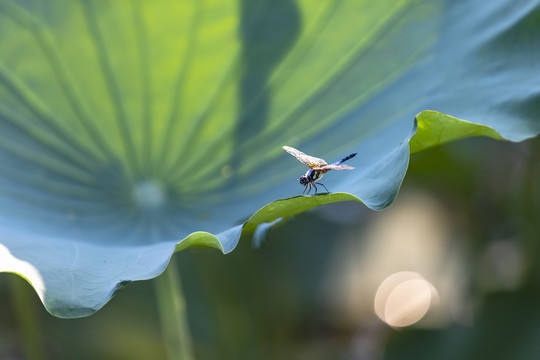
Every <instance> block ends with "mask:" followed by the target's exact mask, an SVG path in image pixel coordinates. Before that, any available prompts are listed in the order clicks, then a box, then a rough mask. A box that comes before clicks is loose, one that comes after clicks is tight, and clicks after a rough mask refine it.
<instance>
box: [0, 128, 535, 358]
mask: <svg viewBox="0 0 540 360" xmlns="http://www.w3.org/2000/svg"><path fill="white" fill-rule="evenodd" d="M539 154H540V141H539V140H538V139H533V140H528V141H525V142H523V143H505V142H497V141H494V140H489V139H483V138H472V139H467V140H462V141H458V142H455V143H452V144H449V145H445V146H441V147H437V148H434V149H431V150H428V151H425V152H423V153H420V154H418V155H415V156H413V157H412V158H411V163H410V168H409V172H408V174H407V176H406V178H405V181H404V183H403V186H402V188H401V191H400V194H399V195H398V197H397V199H396V201H395V202H394V203H393V204H392V205H391V206H390V207H389V208H387V209H386V210H384V211H381V212H374V211H371V210H369V209H367V208H366V207H364V206H362V205H361V204H358V203H342V204H337V205H328V206H324V207H321V208H318V209H315V210H313V211H310V212H308V213H306V214H303V215H301V216H298V217H296V218H294V219H290V220H288V221H286V222H283V223H280V224H278V225H277V226H275V227H274V228H272V229H271V230H270V231H269V234H268V238H267V239H266V241H265V242H264V243H263V244H262V245H261V246H260V247H259V248H257V249H255V248H254V247H253V245H252V241H251V239H248V238H244V239H242V240H241V241H240V244H239V245H238V248H237V249H236V251H234V252H232V253H231V254H229V255H222V254H220V253H218V252H217V251H214V250H188V251H183V252H181V253H177V254H175V257H176V259H177V261H176V264H177V265H178V266H179V269H180V273H181V276H182V281H183V288H184V291H185V295H186V300H187V308H188V314H189V322H190V328H191V332H192V334H191V335H192V337H193V344H194V350H195V355H196V358H197V359H537V358H538V356H539V354H540V342H539V341H538V339H539V338H540V321H539V320H540V307H539V306H538V304H539V303H540V281H539V280H540V278H539V271H538V270H539V267H538V265H539V264H540V262H539V261H538V260H539V259H538V258H539V256H540V247H539V244H540V242H539V240H540V238H539V237H540V230H539V228H540V216H539V214H540V182H539V181H538V179H540V162H539ZM299 191H300V189H299ZM290 195H291V194H283V197H287V196H290ZM154 296H155V295H154V281H143V282H134V283H131V284H129V285H128V286H127V287H126V288H124V289H122V290H120V291H119V292H118V293H117V294H116V296H115V297H114V298H113V299H112V300H111V301H110V303H109V304H107V305H106V306H105V307H104V308H103V309H101V310H100V311H98V312H97V313H96V314H95V315H93V316H91V317H88V318H82V319H74V320H63V319H58V318H54V317H52V316H51V315H49V314H48V313H47V312H46V311H45V310H44V308H43V306H42V305H41V303H40V302H39V300H38V297H37V296H36V294H35V293H34V292H33V291H32V290H31V288H30V286H29V285H28V284H27V283H26V282H25V281H24V280H23V279H21V278H19V277H17V276H14V275H11V274H5V273H3V274H0V359H2V360H4V359H26V358H35V359H73V358H77V359H96V358H100V359H148V358H152V359H160V358H165V351H164V349H163V346H162V341H161V334H160V327H159V317H158V312H157V307H156V300H155V297H154ZM28 299H30V302H28V301H29V300H28ZM32 332H34V333H33V334H32ZM43 349H44V350H43Z"/></svg>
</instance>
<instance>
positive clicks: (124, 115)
mask: <svg viewBox="0 0 540 360" xmlns="http://www.w3.org/2000/svg"><path fill="white" fill-rule="evenodd" d="M535 14H536V11H535V7H534V4H533V2H531V1H525V0H522V1H517V2H516V1H514V0H512V1H510V0H507V1H503V0H494V1H489V2H488V1H486V2H478V1H472V0H471V1H460V2H455V1H450V0H448V1H442V0H441V1H431V0H423V1H422V0H405V1H400V2H396V1H393V0H384V1H377V2H374V1H367V0H345V1H339V2H332V1H330V2H313V1H307V0H302V1H297V2H294V1H289V0H280V1H270V0H259V1H252V0H242V1H222V0H220V1H217V0H209V1H195V0H194V1H182V2H175V1H166V0H163V1H152V2H143V1H133V2H126V1H122V2H120V1H113V2H111V1H104V0H95V1H90V0H88V1H86V0H81V1H67V0H55V1H48V2H46V3H45V4H44V3H43V2H42V1H32V0H27V1H15V0H11V1H10V0H0V271H8V272H14V273H17V274H20V275H21V276H24V277H25V278H27V279H28V280H29V281H30V282H31V283H32V285H33V286H34V288H35V290H36V292H37V294H38V295H39V296H40V298H41V300H42V301H43V303H44V305H45V307H46V308H47V310H48V311H49V312H51V313H52V314H54V315H56V316H60V317H78V316H85V315H89V314H92V313H93V312H95V311H96V310H97V309H99V308H100V307H102V306H103V305H104V304H105V303H106V302H107V301H108V300H109V299H110V297H111V296H112V295H113V293H114V292H115V291H116V290H117V289H118V288H119V287H120V286H121V285H123V284H125V283H127V282H129V281H134V280H144V279H150V278H153V277H155V276H157V275H158V274H159V273H161V272H162V271H163V270H164V269H165V268H166V266H167V263H168V261H169V259H170V257H171V256H172V254H173V253H174V251H179V250H183V249H185V248H187V247H190V246H206V247H213V248H216V249H218V250H220V251H222V252H224V253H227V252H230V251H232V250H233V249H234V247H235V246H236V243H237V242H238V239H239V238H240V236H241V235H242V233H251V232H253V231H255V229H256V226H257V225H258V224H267V223H271V222H272V221H274V220H276V219H278V218H286V217H288V216H293V215H295V214H297V213H299V212H302V211H305V210H307V209H310V208H312V207H315V206H319V205H323V204H325V203H330V202H336V201H348V200H353V201H360V200H361V201H362V202H363V203H364V204H366V205H367V206H368V207H370V208H372V209H383V208H384V207H386V206H388V205H389V204H390V203H391V202H392V201H393V199H394V198H395V196H396V194H397V192H398V189H399V186H400V184H401V182H402V180H403V177H404V175H405V173H406V170H407V166H408V160H409V156H410V152H409V144H408V140H409V139H410V138H411V136H413V134H414V132H415V131H416V125H415V122H414V115H415V114H418V113H419V112H420V111H421V110H424V109H435V110H437V111H442V112H444V113H448V114H452V116H457V117H459V118H461V119H467V120H468V121H471V122H473V123H477V124H483V125H486V126H489V127H491V128H493V129H494V130H495V131H496V132H498V133H499V134H501V136H502V137H503V138H505V139H509V140H512V141H519V140H523V139H525V138H527V137H531V136H535V135H536V134H538V133H539V132H540V122H539V121H538V120H537V119H538V116H537V114H538V108H537V106H538V105H537V104H538V103H539V102H538V101H537V99H538V89H537V84H538V80H539V79H538V77H539V76H540V75H539V73H538V71H537V69H536V67H535V64H536V59H537V58H538V54H537V52H538V51H537V47H536V46H535V44H536V35H535V34H536V33H537V31H536V30H537V29H538V21H537V20H536V19H537V17H536V16H535ZM424 115H426V116H424ZM434 115H435V114H434V113H431V114H421V115H420V116H419V119H418V126H419V131H418V133H417V135H414V138H413V142H412V148H413V151H419V150H421V149H423V148H425V147H427V146H432V145H435V144H437V143H439V142H444V141H447V140H448V141H449V140H453V139H455V138H458V137H462V136H465V135H467V134H481V133H482V134H484V135H485V134H491V135H493V134H494V133H489V131H488V130H487V129H484V130H482V131H484V132H482V131H480V130H478V129H479V128H478V127H477V128H474V126H473V128H474V129H473V130H471V129H472V128H471V127H470V126H472V125H467V126H465V127H464V126H463V123H462V122H459V121H454V118H452V117H447V116H443V115H437V116H435V117H434ZM436 117H439V118H440V117H442V120H443V121H444V123H443V125H441V123H440V122H433V120H434V119H435V118H436ZM426 126H428V128H426ZM441 126H442V127H441ZM431 127H433V128H431ZM467 127H468V128H469V129H466V128H467ZM443 128H444V130H442V129H443ZM469 130H471V131H472V133H471V132H470V131H469ZM485 131H487V133H486V132H485ZM432 133H436V134H438V135H437V136H439V135H441V136H440V137H439V138H438V139H435V140H434V139H432V138H431V137H432V135H431V134H432ZM283 145H290V146H294V147H297V148H299V149H300V150H302V151H304V152H306V153H308V154H311V155H313V156H317V157H322V158H324V159H326V160H327V161H329V162H330V161H332V162H333V161H336V160H338V159H340V158H342V157H343V156H345V155H347V154H349V153H352V152H357V153H358V155H357V156H356V157H355V158H354V159H351V160H350V161H349V162H348V164H350V165H352V166H354V167H355V168H356V169H355V170H353V171H347V172H345V171H343V172H337V171H334V172H330V173H328V174H327V175H325V177H324V182H325V184H326V186H327V187H328V188H329V190H330V191H332V192H333V193H332V194H329V195H322V194H321V195H318V196H298V197H292V198H291V196H294V195H297V194H299V193H300V192H301V191H302V190H303V189H302V187H301V186H300V185H299V184H298V182H297V180H296V179H297V178H298V176H300V175H301V174H302V173H303V172H305V171H306V168H305V166H304V165H302V164H301V163H299V162H297V161H296V160H295V159H294V158H293V157H291V156H290V155H288V154H286V153H284V152H283V151H282V150H281V146H283ZM344 192H347V193H344ZM282 198H285V199H284V200H278V201H275V200H276V199H282ZM258 209H260V210H259V211H257V210H258ZM246 219H247V220H246ZM266 227H268V226H266Z"/></svg>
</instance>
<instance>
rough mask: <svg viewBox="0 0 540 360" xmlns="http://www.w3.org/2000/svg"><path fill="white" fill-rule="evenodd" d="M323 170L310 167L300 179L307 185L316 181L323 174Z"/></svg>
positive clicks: (302, 183) (301, 182)
mask: <svg viewBox="0 0 540 360" xmlns="http://www.w3.org/2000/svg"><path fill="white" fill-rule="evenodd" d="M323 173H324V172H323V171H320V170H315V169H309V170H308V171H307V172H306V174H305V175H303V176H301V177H300V179H298V181H300V184H301V185H304V186H307V185H308V184H310V183H311V184H313V183H315V180H319V179H320V178H322V176H323Z"/></svg>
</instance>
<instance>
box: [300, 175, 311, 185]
mask: <svg viewBox="0 0 540 360" xmlns="http://www.w3.org/2000/svg"><path fill="white" fill-rule="evenodd" d="M298 181H300V184H302V185H304V186H307V184H309V179H308V177H307V176H306V175H302V176H300V179H298Z"/></svg>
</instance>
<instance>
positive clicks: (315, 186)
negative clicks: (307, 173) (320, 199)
mask: <svg viewBox="0 0 540 360" xmlns="http://www.w3.org/2000/svg"><path fill="white" fill-rule="evenodd" d="M313 187H314V188H315V195H317V190H318V189H317V185H315V183H313Z"/></svg>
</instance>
